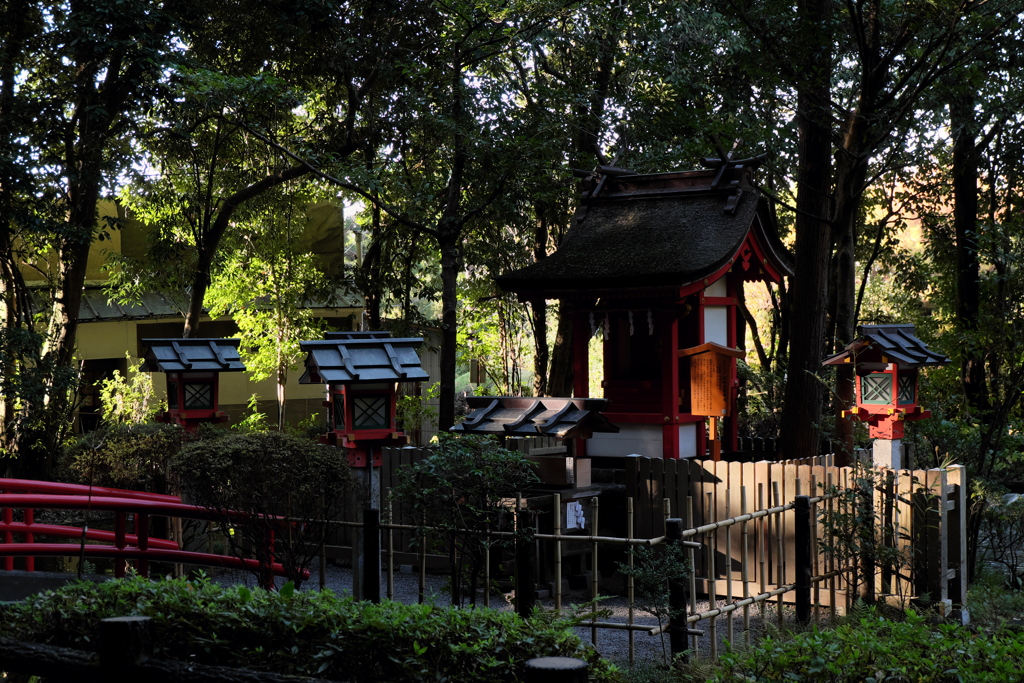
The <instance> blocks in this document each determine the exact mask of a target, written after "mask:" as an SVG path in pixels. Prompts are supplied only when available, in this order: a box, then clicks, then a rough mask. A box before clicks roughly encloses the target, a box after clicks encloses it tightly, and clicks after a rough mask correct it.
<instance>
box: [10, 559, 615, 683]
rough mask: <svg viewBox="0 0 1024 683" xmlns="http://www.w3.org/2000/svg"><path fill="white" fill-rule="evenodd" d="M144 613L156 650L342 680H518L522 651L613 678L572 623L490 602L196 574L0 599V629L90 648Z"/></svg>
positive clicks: (524, 657) (41, 640)
mask: <svg viewBox="0 0 1024 683" xmlns="http://www.w3.org/2000/svg"><path fill="white" fill-rule="evenodd" d="M133 615H138V616H148V617H151V618H152V619H153V623H154V628H155V631H156V637H155V638H154V644H155V651H154V657H156V658H160V659H173V660H180V661H190V662H198V663H202V664H217V665H221V666H225V665H226V666H242V667H246V668H251V669H257V670H263V671H273V672H277V673H285V674H300V675H306V676H320V677H323V678H328V679H332V680H338V681H351V682H352V683H362V682H364V681H365V682H377V681H388V682H389V683H404V682H405V681H409V682H412V681H425V680H431V681H459V682H460V683H474V682H476V681H479V682H481V683H501V682H503V681H509V682H511V681H517V680H520V679H521V677H522V675H523V671H522V667H523V664H524V662H525V661H526V660H528V659H530V658H532V657H543V656H565V657H577V658H582V659H586V660H587V661H588V662H590V665H591V680H592V681H614V680H617V679H618V676H617V673H616V671H615V669H614V667H612V666H611V665H609V664H608V663H606V662H604V661H603V660H601V659H600V658H599V657H598V655H597V653H596V652H595V651H594V650H593V649H591V648H589V647H588V646H586V645H585V644H584V643H583V642H582V641H581V640H580V638H579V637H578V636H576V635H575V634H574V633H573V632H572V626H573V625H574V623H575V622H574V621H573V620H572V619H568V618H564V617H560V616H558V615H556V614H554V613H540V612H538V613H537V614H535V615H534V616H532V617H530V618H529V619H522V618H520V617H518V616H516V615H515V614H513V613H509V612H497V611H494V610H489V609H472V610H467V609H458V608H451V607H449V608H444V607H437V606H434V605H403V604H400V603H395V602H388V601H385V602H383V603H381V604H379V605H374V604H371V603H368V602H356V601H355V600H353V599H352V598H347V597H338V596H336V595H335V594H333V593H332V592H330V591H323V592H313V591H304V592H299V591H296V590H294V589H293V588H292V587H291V585H286V586H285V588H283V589H282V590H281V591H279V592H277V593H270V592H267V591H249V590H248V589H246V588H244V587H241V586H239V587H235V588H222V587H220V586H217V585H215V584H213V583H210V582H209V581H207V580H205V579H202V578H201V579H198V580H193V581H186V580H183V579H173V580H168V581H158V582H151V581H148V580H146V579H141V578H129V579H125V580H119V581H110V582H107V583H101V584H93V583H88V582H80V583H76V584H72V585H69V586H67V587H65V588H62V589H61V590H58V591H51V592H47V593H44V594H41V595H39V596H35V597H32V598H29V599H28V600H26V601H24V602H21V603H16V604H9V605H0V620H2V621H3V623H4V635H5V637H8V638H15V639H19V640H23V641H30V642H38V643H48V644H51V645H57V646H63V647H73V648H78V649H84V650H92V649H95V647H96V641H95V639H94V638H93V637H94V636H95V634H96V630H97V624H98V622H99V620H101V619H104V618H107V617H114V616H133Z"/></svg>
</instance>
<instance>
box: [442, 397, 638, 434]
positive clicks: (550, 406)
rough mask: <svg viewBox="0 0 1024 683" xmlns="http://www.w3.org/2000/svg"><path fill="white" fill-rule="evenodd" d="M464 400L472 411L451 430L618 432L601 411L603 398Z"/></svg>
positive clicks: (468, 432)
mask: <svg viewBox="0 0 1024 683" xmlns="http://www.w3.org/2000/svg"><path fill="white" fill-rule="evenodd" d="M466 401H467V403H468V404H469V407H470V409H471V412H470V414H469V416H468V417H466V419H465V420H463V421H462V422H460V423H459V424H457V425H455V426H454V427H452V428H451V431H453V432H461V433H465V434H490V435H497V436H552V437H555V438H557V439H573V438H577V437H582V438H589V437H590V435H591V434H593V433H594V432H610V433H615V432H618V431H619V428H618V427H616V426H615V425H613V424H612V423H611V422H609V421H608V418H606V417H605V416H604V415H603V414H601V412H600V411H601V410H603V409H604V408H605V407H606V406H607V405H608V400H607V399H602V398H552V397H543V398H528V397H522V396H468V397H467V398H466Z"/></svg>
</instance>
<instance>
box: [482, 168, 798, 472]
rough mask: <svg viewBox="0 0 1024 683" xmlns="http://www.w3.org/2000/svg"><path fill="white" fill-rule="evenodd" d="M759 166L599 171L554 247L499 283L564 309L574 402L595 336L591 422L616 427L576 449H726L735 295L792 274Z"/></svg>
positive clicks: (612, 452)
mask: <svg viewBox="0 0 1024 683" xmlns="http://www.w3.org/2000/svg"><path fill="white" fill-rule="evenodd" d="M762 161H763V157H758V158H753V159H743V160H734V159H726V160H724V161H723V160H722V159H705V160H704V164H705V166H707V167H708V168H706V169H703V170H696V171H683V172H675V173H658V174H649V175H640V174H636V173H633V172H632V171H628V170H626V169H621V168H612V167H601V168H600V169H599V171H598V172H595V174H593V175H592V176H591V177H590V178H589V179H588V180H587V181H586V182H585V183H584V186H583V194H582V198H581V201H580V206H579V209H578V211H577V213H576V217H575V220H574V223H573V225H572V226H571V227H570V229H569V231H568V233H567V234H566V236H565V239H564V240H563V241H562V244H561V245H560V246H559V248H558V250H557V251H556V252H555V253H553V254H552V255H550V256H549V257H547V258H544V259H542V260H540V261H537V262H536V263H534V264H532V265H530V266H528V267H526V268H523V269H521V270H517V271H513V272H510V273H507V274H505V275H502V276H501V277H499V278H497V282H498V284H499V286H500V287H501V288H502V289H504V290H506V291H510V292H515V293H516V294H517V295H518V297H519V299H520V300H521V301H530V300H534V299H558V300H559V301H560V302H561V305H562V306H563V307H564V308H563V310H565V311H568V312H569V313H570V315H572V320H573V333H572V334H573V337H572V339H573V341H572V343H573V395H574V396H575V397H576V398H581V397H586V396H588V386H589V377H588V343H589V340H590V339H591V338H592V337H593V336H594V335H596V334H600V335H601V337H602V339H603V350H604V351H603V355H604V398H606V399H608V400H609V404H608V405H607V407H606V408H605V409H604V411H603V414H604V416H605V417H606V418H607V419H608V420H609V421H610V422H611V423H613V424H614V425H616V426H618V427H619V428H620V431H619V432H617V433H614V432H601V433H595V434H593V436H592V437H591V438H590V439H589V440H587V441H586V442H585V444H582V447H583V448H585V450H586V455H588V456H625V455H631V454H641V455H649V456H655V457H656V456H659V455H660V456H662V457H665V458H693V457H704V455H705V453H710V454H711V456H712V457H715V456H717V455H718V454H719V453H720V451H721V449H722V448H724V449H725V450H736V449H737V423H736V419H735V415H736V399H737V394H738V388H739V382H738V380H737V376H736V360H737V359H738V358H742V357H743V356H744V352H743V349H744V347H745V336H746V335H745V329H746V327H745V322H744V320H743V318H742V314H741V312H740V310H739V309H738V301H737V293H738V292H739V291H740V288H741V287H742V285H743V283H744V282H751V281H768V282H776V283H777V282H780V281H781V280H782V278H783V277H784V276H786V275H790V274H792V267H793V260H792V257H791V255H790V254H789V253H788V251H787V250H786V248H785V246H783V244H782V243H781V242H780V240H779V237H778V231H777V225H776V219H775V212H774V208H773V206H772V204H771V202H770V201H769V200H768V199H767V198H766V197H764V196H763V195H762V194H761V193H760V192H758V190H757V189H756V188H755V186H754V185H753V183H752V180H751V174H752V172H753V170H754V169H755V168H756V167H757V166H758V165H759V164H760V163H761V162H762ZM706 418H708V419H707V420H706ZM581 455H582V453H581Z"/></svg>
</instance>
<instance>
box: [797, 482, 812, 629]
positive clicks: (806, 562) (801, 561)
mask: <svg viewBox="0 0 1024 683" xmlns="http://www.w3.org/2000/svg"><path fill="white" fill-rule="evenodd" d="M810 500H811V499H810V497H808V496H797V497H796V500H795V501H794V504H795V506H794V510H793V511H794V513H795V515H794V528H793V537H794V539H793V542H794V543H795V544H796V553H795V555H796V568H795V569H796V572H795V575H796V576H795V579H796V618H797V620H798V621H800V622H801V623H805V624H806V623H807V622H808V621H810V620H811V569H812V567H811V504H810Z"/></svg>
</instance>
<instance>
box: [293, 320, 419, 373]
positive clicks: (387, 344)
mask: <svg viewBox="0 0 1024 683" xmlns="http://www.w3.org/2000/svg"><path fill="white" fill-rule="evenodd" d="M328 337H329V338H328V339H323V340H316V341H303V342H299V347H300V348H301V349H302V350H303V351H305V352H306V361H305V367H306V370H305V372H303V373H302V377H300V378H299V383H300V384H342V383H345V384H350V383H356V382H359V383H363V382H421V381H424V380H427V379H430V376H429V375H428V374H427V371H426V370H424V369H423V368H422V367H421V365H420V357H419V354H417V353H416V350H417V349H418V348H419V347H420V345H421V344H422V343H423V339H421V338H413V337H409V338H392V337H391V336H390V333H388V332H339V333H330V334H329V335H328Z"/></svg>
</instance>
